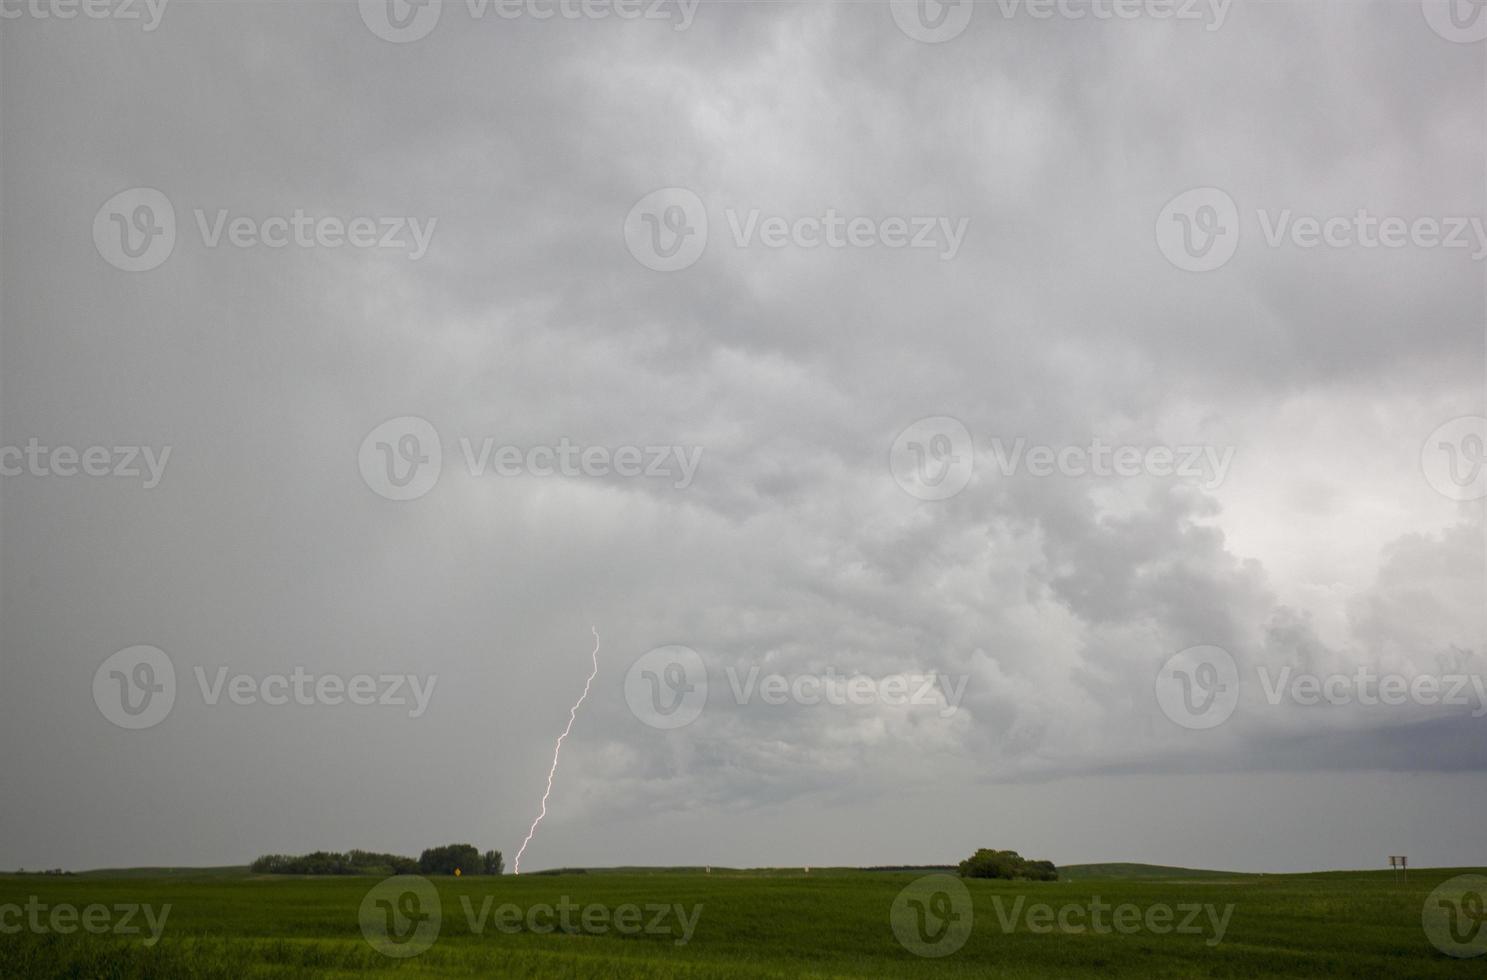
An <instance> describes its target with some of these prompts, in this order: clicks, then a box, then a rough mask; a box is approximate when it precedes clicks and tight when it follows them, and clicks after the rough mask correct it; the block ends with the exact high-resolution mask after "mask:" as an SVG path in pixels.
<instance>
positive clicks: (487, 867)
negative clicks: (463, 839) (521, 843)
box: [418, 844, 506, 875]
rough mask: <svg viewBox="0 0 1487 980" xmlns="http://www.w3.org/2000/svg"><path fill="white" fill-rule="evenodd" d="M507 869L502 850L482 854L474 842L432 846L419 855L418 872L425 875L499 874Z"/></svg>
mask: <svg viewBox="0 0 1487 980" xmlns="http://www.w3.org/2000/svg"><path fill="white" fill-rule="evenodd" d="M505 870H506V861H505V859H504V858H502V857H501V852H500V851H486V852H485V853H484V854H481V853H480V852H479V851H477V850H476V849H475V846H474V845H473V844H445V845H444V846H443V847H431V848H429V849H428V850H426V851H424V852H423V853H422V854H420V855H419V856H418V873H419V874H425V875H452V874H454V873H455V872H456V871H458V872H459V873H460V874H467V875H498V874H500V873H501V872H503V871H505Z"/></svg>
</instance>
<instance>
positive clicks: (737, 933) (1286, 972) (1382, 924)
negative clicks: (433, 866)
mask: <svg viewBox="0 0 1487 980" xmlns="http://www.w3.org/2000/svg"><path fill="white" fill-rule="evenodd" d="M1143 867H1145V866H1133V865H1086V866H1083V867H1082V868H1069V869H1064V870H1065V872H1066V873H1067V875H1068V877H1069V878H1070V879H1072V880H1061V881H1058V882H1047V883H1030V882H989V881H968V882H966V885H967V887H968V889H969V893H970V896H971V900H972V902H973V906H974V916H973V920H972V922H971V923H970V926H971V928H970V934H969V937H968V938H967V940H966V942H965V944H964V946H963V947H961V948H960V949H959V950H958V951H956V952H954V953H953V954H951V955H949V956H946V957H944V958H941V959H931V958H924V957H920V956H916V955H914V954H913V953H911V952H909V951H908V950H907V949H906V948H905V947H904V946H902V945H901V944H900V943H899V941H898V940H897V939H896V938H895V933H894V930H893V929H892V928H891V926H890V910H891V909H892V907H893V903H894V899H895V897H896V896H898V894H899V892H900V891H901V890H902V889H903V888H904V887H905V886H906V885H908V884H909V883H910V882H912V881H914V880H915V879H916V878H918V877H919V874H917V873H913V872H893V873H879V872H858V871H850V870H846V869H823V870H821V871H820V872H817V871H814V870H813V871H812V873H811V874H809V875H806V874H802V873H801V872H800V871H798V870H797V871H794V872H788V871H768V872H750V871H729V870H723V869H717V868H715V869H713V872H712V873H711V874H705V873H702V872H701V870H700V869H682V870H673V871H670V872H650V871H643V870H641V869H610V870H607V871H603V872H601V871H597V870H596V871H592V872H589V873H581V874H555V875H531V874H529V875H523V876H521V877H520V878H517V877H513V876H511V875H505V876H501V877H493V878H485V877H465V878H459V879H454V878H438V879H431V880H432V881H433V882H434V884H435V886H436V888H437V892H438V897H439V906H440V908H441V910H442V922H441V924H440V928H439V931H438V935H437V939H435V940H434V941H433V943H432V945H431V946H429V947H428V948H427V949H426V950H425V951H424V952H422V953H420V954H419V955H417V956H413V957H410V958H406V959H394V958H390V957H388V956H385V955H383V954H382V953H380V952H378V951H377V950H375V949H374V948H373V947H372V945H371V944H370V943H369V942H368V941H367V940H366V939H365V938H364V937H363V933H362V928H361V925H360V924H359V922H360V920H359V918H358V910H359V909H360V908H361V906H362V900H363V897H364V896H366V895H367V892H368V891H369V889H371V888H373V887H374V886H375V885H377V884H378V881H379V879H376V878H360V877H339V878H288V877H271V876H254V875H250V874H248V873H247V872H246V871H245V870H243V869H231V868H229V869H164V868H157V869H139V870H118V871H107V872H91V873H87V874H82V875H77V876H68V877H44V876H19V875H0V928H4V927H6V924H7V922H8V923H10V924H11V925H14V924H16V922H17V914H16V913H11V915H10V917H9V918H6V917H5V915H4V913H3V910H4V908H5V906H6V905H7V903H10V904H12V905H15V906H20V907H22V912H21V913H20V915H21V916H24V915H25V914H26V913H25V910H24V907H25V906H26V905H27V903H28V902H31V904H32V905H33V906H35V905H37V904H38V903H44V904H45V905H46V906H47V907H48V909H50V908H52V907H55V906H57V905H61V904H67V905H71V906H75V907H77V908H79V909H83V908H84V907H86V906H90V905H104V906H109V907H110V908H112V907H113V906H114V905H116V904H124V903H140V904H148V905H150V906H151V907H152V908H153V909H154V910H155V911H156V912H157V915H158V913H159V912H160V911H161V910H162V907H163V906H164V905H165V904H166V903H168V904H169V905H170V912H169V916H168V918H167V919H166V920H165V924H164V928H163V929H162V930H161V931H160V939H159V942H158V943H156V944H155V945H153V946H147V945H145V942H144V940H145V939H146V938H147V928H146V931H145V932H142V933H141V934H140V935H136V936H127V937H120V936H115V935H112V934H108V935H93V934H85V933H84V932H82V931H81V930H79V931H76V932H74V933H72V934H70V935H58V934H56V933H55V932H54V931H53V930H52V928H51V926H50V925H49V924H48V923H49V920H48V918H47V917H48V915H49V912H48V911H46V910H43V911H41V912H37V913H35V914H36V915H38V916H40V921H41V922H42V923H43V925H44V926H45V928H43V929H34V928H28V927H24V924H23V928H22V929H21V930H20V931H19V932H14V933H12V934H6V935H0V976H3V977H108V978H127V977H141V978H143V977H160V978H172V977H181V978H186V977H223V978H228V977H243V976H248V977H338V976H339V977H350V976H353V975H360V974H364V973H374V974H386V975H391V976H400V977H473V976H500V977H532V978H537V977H542V978H547V977H571V978H588V977H619V978H650V977H656V978H704V977H719V978H721V977H760V978H762V977H779V978H785V977H817V978H827V977H931V976H934V977H952V978H953V977H972V976H976V977H982V976H996V977H1012V978H1034V977H1038V978H1044V977H1046V978H1055V977H1056V978H1069V977H1083V976H1088V977H1097V976H1098V977H1112V976H1113V977H1132V978H1138V977H1139V978H1143V980H1145V978H1158V977H1173V978H1179V977H1180V978H1192V977H1307V978H1312V977H1322V976H1341V977H1379V978H1384V977H1480V976H1482V975H1483V971H1484V968H1487V957H1479V958H1476V959H1461V960H1458V959H1452V958H1451V957H1448V956H1446V955H1444V954H1443V953H1440V952H1438V951H1437V950H1436V949H1435V948H1434V947H1433V946H1432V945H1431V944H1430V942H1429V941H1428V939H1427V937H1426V936H1425V934H1424V932H1423V930H1422V928H1421V924H1420V913H1421V907H1422V905H1423V903H1424V901H1425V898H1426V896H1427V895H1428V894H1429V893H1430V891H1431V889H1432V888H1433V887H1434V886H1435V885H1436V884H1438V883H1440V882H1441V881H1443V880H1445V879H1446V878H1449V877H1451V876H1452V875H1455V874H1460V873H1466V872H1468V871H1474V872H1475V873H1487V872H1483V871H1480V870H1476V869H1454V870H1440V869H1430V870H1418V871H1414V870H1412V871H1411V873H1410V880H1409V881H1408V883H1401V882H1396V881H1394V880H1392V879H1391V878H1390V876H1389V874H1388V873H1387V872H1366V873H1365V872H1357V873H1329V874H1316V875H1263V876H1259V875H1237V874H1225V873H1220V872H1204V871H1195V870H1191V869H1181V868H1152V867H1147V868H1146V870H1145V871H1143V870H1142V868H1143ZM1102 869H1103V874H1102ZM1097 874H1102V876H1099V877H1095V875H1097ZM33 896H34V901H32V899H33ZM564 896H566V897H567V898H568V899H570V900H571V902H572V903H574V904H576V905H578V906H580V907H591V906H592V907H601V908H602V909H604V910H606V912H605V913H604V914H608V911H609V910H614V909H616V908H618V907H620V906H624V905H627V904H630V905H635V906H641V907H644V906H648V905H649V906H657V907H658V906H661V905H665V906H667V907H668V909H674V908H675V906H677V905H680V906H682V907H683V909H684V910H691V909H695V907H696V906H701V909H700V912H697V913H696V915H697V918H696V920H695V932H693V933H692V935H691V937H690V941H687V942H684V943H678V939H679V937H680V935H681V931H680V928H679V927H677V926H676V923H677V921H678V920H677V919H676V918H675V916H672V915H668V917H667V921H666V927H667V928H670V929H671V931H670V932H667V933H665V934H661V933H651V932H645V931H641V932H640V933H638V934H633V935H617V934H615V933H614V932H613V931H609V932H607V933H605V934H598V933H597V931H596V930H594V929H587V930H586V929H585V928H584V927H583V925H582V922H581V921H579V919H580V917H581V915H582V913H580V912H575V913H574V914H573V918H574V920H575V924H576V928H575V931H574V932H572V933H567V934H565V933H562V932H551V933H544V932H533V931H529V930H528V929H527V928H525V926H524V925H518V926H514V927H513V928H515V929H516V930H517V931H513V932H505V931H500V930H497V929H495V928H494V927H491V926H489V925H487V927H486V928H485V931H484V933H483V934H477V933H476V932H474V931H472V928H471V923H470V921H468V918H467V914H466V911H465V907H466V903H468V907H469V908H470V909H472V910H474V911H476V912H478V911H479V910H480V909H481V908H482V905H483V903H486V899H488V898H489V899H490V900H491V901H490V902H489V903H487V907H499V906H501V905H503V904H506V903H511V904H513V905H514V906H516V907H517V908H518V909H521V910H530V908H531V907H532V906H533V905H540V904H542V903H546V904H549V905H554V906H556V905H557V904H558V903H559V901H560V899H562V898H563V897H564ZM1096 896H1098V897H1099V899H1100V901H1101V902H1103V903H1105V904H1106V905H1112V906H1113V905H1120V904H1122V903H1128V904H1131V905H1134V906H1136V907H1138V908H1140V909H1150V908H1151V907H1153V906H1161V905H1165V906H1171V907H1173V908H1179V909H1180V908H1186V907H1189V906H1199V905H1203V906H1209V907H1211V908H1213V909H1215V910H1217V909H1220V908H1222V907H1224V906H1227V905H1230V904H1232V906H1233V911H1232V913H1231V917H1230V918H1229V920H1228V923H1227V929H1226V931H1225V933H1224V934H1223V936H1222V940H1221V941H1218V942H1216V943H1215V942H1213V940H1214V938H1215V936H1214V932H1213V930H1212V929H1208V930H1207V931H1206V932H1205V933H1202V934H1197V933H1194V934H1186V933H1185V934H1177V933H1173V932H1167V933H1164V934H1156V933H1153V932H1150V931H1146V930H1142V931H1135V932H1132V933H1131V934H1120V933H1116V932H1111V933H1109V934H1094V933H1092V932H1090V931H1088V930H1086V931H1084V932H1060V931H1057V929H1056V927H1055V929H1054V931H1051V932H1045V933H1039V932H1035V931H1033V930H1032V929H1031V928H1029V922H1028V921H1027V920H1026V919H1025V918H1024V919H1014V920H1013V921H1012V924H1011V926H1010V927H1004V924H1003V922H1004V920H1005V919H1006V917H1007V916H1008V914H1009V910H1011V909H1014V908H1021V909H1024V910H1026V909H1027V907H1028V906H1030V905H1033V904H1046V905H1049V906H1053V907H1055V908H1062V907H1066V906H1080V907H1087V906H1088V905H1089V903H1090V902H1091V900H1092V899H1093V898H1094V897H1096ZM462 898H463V899H465V900H466V901H465V902H462V901H461V899H462ZM1019 898H1021V899H1022V901H1023V904H1022V905H1021V906H1017V904H1016V903H1017V900H1018V899H1019ZM95 914H101V913H95ZM592 914H593V915H595V916H596V917H597V916H598V915H599V914H600V913H598V912H593V913H592ZM655 914H657V913H655V911H654V909H652V910H647V911H645V913H644V916H645V918H653V917H654V915H655ZM99 921H100V922H101V919H100V920H99ZM1071 921H1072V920H1071ZM136 923H137V924H138V925H140V926H142V927H144V925H145V923H144V920H143V918H142V917H141V918H138V919H137V920H136ZM62 924H63V925H64V926H65V925H66V924H67V923H66V921H65V920H63V922H62ZM543 924H544V923H543V922H542V921H541V920H540V918H539V920H538V925H539V926H542V925H543Z"/></svg>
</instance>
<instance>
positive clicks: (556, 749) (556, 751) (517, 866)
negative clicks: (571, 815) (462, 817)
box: [512, 626, 599, 874]
mask: <svg viewBox="0 0 1487 980" xmlns="http://www.w3.org/2000/svg"><path fill="white" fill-rule="evenodd" d="M589 632H591V633H593V634H594V653H593V659H594V669H593V670H591V671H589V679H588V680H586V681H584V682H583V693H582V694H580V695H579V696H578V700H577V701H574V702H573V707H572V708H571V709H570V710H569V712H568V727H567V728H564V729H563V734H561V735H559V736H558V744H557V745H554V746H553V749H552V768H551V769H549V770H548V771H547V790H546V791H545V792H544V793H543V794H542V812H541V813H539V814H537V819H536V820H533V821H532V827H531V829H530V830H528V831H527V839H526V840H524V841H522V842H521V850H519V851H517V852H516V861H515V862H514V864H513V867H512V871H513V873H514V874H521V856H522V853H523V852H524V851H526V849H527V845H528V844H530V843H532V837H533V836H534V835H536V833H537V825H538V824H540V823H541V822H542V818H543V817H545V816H547V798H548V796H549V795H551V794H552V781H553V777H554V776H556V775H557V774H558V756H559V755H561V754H562V752H563V739H565V738H567V737H568V733H569V732H571V731H573V720H574V719H575V718H577V717H578V709H579V707H580V706H581V705H582V704H583V702H584V699H585V698H587V697H588V696H589V685H590V684H593V683H594V676H595V675H596V674H598V673H599V631H598V630H597V629H595V628H594V627H592V626H590V627H589Z"/></svg>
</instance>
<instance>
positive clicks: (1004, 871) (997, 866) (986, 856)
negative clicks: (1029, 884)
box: [960, 847, 1058, 881]
mask: <svg viewBox="0 0 1487 980" xmlns="http://www.w3.org/2000/svg"><path fill="white" fill-rule="evenodd" d="M960 876H961V877H962V878H1003V879H1007V880H1013V879H1022V880H1024V881H1057V880H1058V869H1057V868H1055V867H1054V866H1053V862H1052V861H1029V860H1027V859H1025V858H1024V857H1023V856H1022V855H1020V854H1018V853H1017V852H1016V851H993V850H989V849H987V848H984V847H983V848H981V849H980V850H978V851H977V852H976V853H975V854H972V855H971V856H970V857H968V858H966V859H965V860H964V861H962V862H960Z"/></svg>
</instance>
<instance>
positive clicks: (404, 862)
mask: <svg viewBox="0 0 1487 980" xmlns="http://www.w3.org/2000/svg"><path fill="white" fill-rule="evenodd" d="M248 870H250V871H252V872H253V873H255V874H268V875H371V874H375V875H413V874H418V875H452V874H462V875H498V874H501V873H502V872H503V871H505V870H506V862H505V859H504V858H502V856H501V852H500V851H486V852H485V853H484V854H482V853H480V851H479V850H478V849H476V847H475V846H474V845H473V844H445V845H443V846H442V847H431V848H429V849H427V850H426V851H424V852H423V853H422V854H420V855H419V856H418V857H417V859H414V858H410V857H403V856H402V855H399V854H382V853H379V852H377V851H360V850H350V851H346V852H344V853H342V852H339V851H314V852H312V853H310V854H298V855H296V854H265V855H263V856H262V857H260V858H258V859H256V860H255V861H254V862H253V863H252V864H250V865H248Z"/></svg>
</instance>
